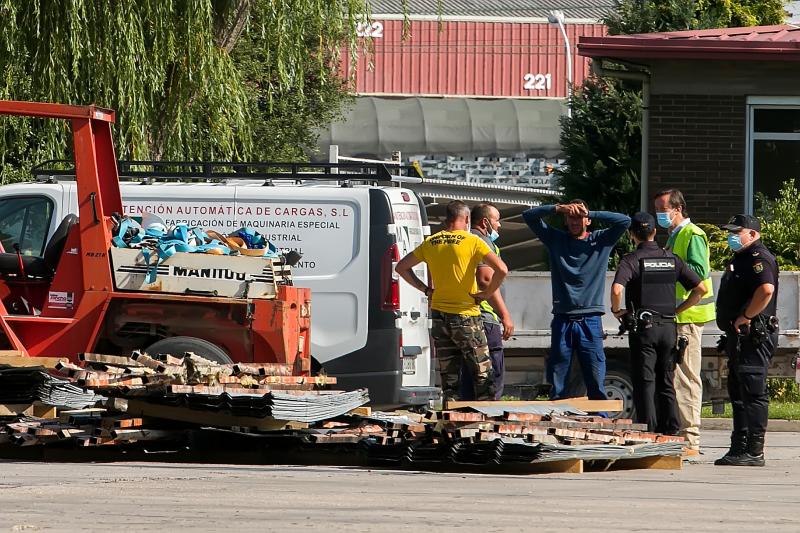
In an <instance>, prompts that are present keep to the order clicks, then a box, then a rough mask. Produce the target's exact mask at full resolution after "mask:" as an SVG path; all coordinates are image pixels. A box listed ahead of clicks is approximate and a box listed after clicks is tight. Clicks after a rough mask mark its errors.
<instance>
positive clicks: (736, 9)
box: [559, 0, 784, 212]
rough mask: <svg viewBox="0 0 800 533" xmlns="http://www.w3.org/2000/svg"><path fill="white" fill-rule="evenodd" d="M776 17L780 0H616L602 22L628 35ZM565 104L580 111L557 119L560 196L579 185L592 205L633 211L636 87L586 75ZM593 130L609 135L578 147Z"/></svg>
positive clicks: (775, 20)
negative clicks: (560, 155) (563, 162)
mask: <svg viewBox="0 0 800 533" xmlns="http://www.w3.org/2000/svg"><path fill="white" fill-rule="evenodd" d="M783 19H784V11H783V0H744V1H734V0H697V1H692V0H620V1H619V2H618V3H617V6H616V8H615V9H614V11H613V12H612V13H611V14H610V15H609V16H608V17H606V19H605V20H604V23H605V24H607V25H608V27H609V33H611V34H629V33H643V32H654V31H679V30H686V29H701V28H724V27H733V26H752V25H760V24H779V23H781V22H782V21H783ZM571 102H572V103H573V105H575V106H576V108H578V107H579V108H581V112H575V111H573V115H572V117H571V118H566V117H565V118H562V121H561V130H562V133H561V144H562V148H563V150H564V154H565V159H566V168H565V169H564V170H562V171H561V172H560V173H559V182H560V185H561V186H562V187H564V189H565V190H567V191H569V192H568V193H567V194H568V195H573V194H576V193H575V191H586V192H581V193H580V195H581V196H582V197H584V198H585V199H586V200H587V201H589V202H590V203H591V205H592V207H593V208H595V209H616V210H619V211H622V212H633V211H636V210H637V209H638V206H639V193H638V191H639V182H640V180H639V174H640V171H641V137H640V136H639V135H638V134H637V135H633V134H632V132H634V131H635V132H640V131H641V89H640V88H639V87H635V86H632V85H627V84H624V83H621V82H619V81H617V80H602V81H601V80H597V79H593V78H591V79H588V80H587V81H586V82H584V84H583V86H581V87H580V88H577V89H576V91H575V95H574V96H573V97H572V99H571ZM610 116H613V117H614V119H613V120H609V117H610ZM597 131H603V133H604V135H607V136H608V137H609V139H608V140H607V141H606V142H602V143H597V142H596V143H595V144H594V145H593V146H592V145H585V143H586V142H587V141H590V140H591V139H592V138H593V136H594V135H595V134H596V132H597ZM609 169H611V170H609ZM606 190H608V191H614V192H613V193H606V192H604V191H606ZM596 191H599V194H598V193H597V192H596ZM595 194H596V196H595Z"/></svg>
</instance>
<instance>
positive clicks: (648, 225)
mask: <svg viewBox="0 0 800 533" xmlns="http://www.w3.org/2000/svg"><path fill="white" fill-rule="evenodd" d="M655 228H656V219H655V218H653V215H651V214H650V213H645V212H642V211H640V212H638V213H636V214H635V215H633V216H632V217H631V227H630V230H631V231H632V232H634V233H643V232H650V231H653V230H654V229H655Z"/></svg>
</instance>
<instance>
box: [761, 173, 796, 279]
mask: <svg viewBox="0 0 800 533" xmlns="http://www.w3.org/2000/svg"><path fill="white" fill-rule="evenodd" d="M758 203H759V204H760V208H759V209H758V211H757V212H756V214H757V215H758V216H759V218H760V219H761V240H762V241H763V242H764V244H765V245H766V247H767V248H769V249H770V251H771V252H772V253H773V254H775V257H776V259H777V260H778V266H779V267H780V269H781V270H800V209H798V207H800V190H798V189H797V187H796V186H795V180H787V181H785V182H783V186H782V187H781V190H780V192H779V193H778V197H777V198H775V199H769V198H765V197H764V196H763V195H761V196H759V198H758Z"/></svg>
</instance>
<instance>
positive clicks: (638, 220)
mask: <svg viewBox="0 0 800 533" xmlns="http://www.w3.org/2000/svg"><path fill="white" fill-rule="evenodd" d="M628 231H629V233H630V235H631V238H632V239H633V242H634V243H635V244H636V251H634V252H633V253H630V254H628V255H626V256H625V257H623V258H622V261H621V262H620V264H619V268H618V269H617V274H616V276H615V277H614V283H613V284H612V286H611V312H612V313H614V316H615V317H617V319H619V320H620V322H621V324H622V327H621V328H620V330H621V331H624V330H626V329H627V330H628V331H629V336H628V343H629V346H630V350H631V370H632V374H633V402H634V405H635V407H636V421H637V422H639V423H646V424H647V427H648V430H650V431H657V432H659V433H665V434H667V435H674V434H676V433H677V432H678V414H677V403H676V400H675V387H674V385H673V379H674V369H675V364H676V362H677V359H676V358H677V357H678V355H679V354H678V353H677V346H676V344H677V326H676V324H675V315H676V314H677V313H680V312H683V311H685V310H686V309H689V308H690V307H691V306H693V305H695V304H697V302H699V301H700V299H701V298H702V297H703V295H704V294H705V293H706V292H707V290H706V288H705V287H704V286H703V283H702V280H701V279H700V277H699V276H698V275H697V274H696V273H695V272H694V271H692V270H691V269H690V268H689V267H688V266H687V265H686V264H685V263H684V262H683V261H681V259H680V258H679V257H677V256H675V255H674V254H672V252H669V251H667V250H664V249H663V248H661V247H659V246H658V244H657V243H656V242H655V240H654V239H655V236H656V221H655V219H654V218H653V216H652V215H650V214H649V213H636V214H635V215H634V216H633V217H632V219H631V226H630V228H629V229H628ZM676 283H680V284H681V285H683V286H684V288H686V290H687V291H691V293H690V294H689V298H687V299H686V300H685V301H683V302H681V303H680V305H679V306H678V307H677V309H676V307H675V306H676V301H675V284H676ZM623 288H624V289H625V307H626V308H625V309H622V308H621V307H620V304H621V303H622V291H623Z"/></svg>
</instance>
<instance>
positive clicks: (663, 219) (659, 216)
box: [656, 211, 672, 228]
mask: <svg viewBox="0 0 800 533" xmlns="http://www.w3.org/2000/svg"><path fill="white" fill-rule="evenodd" d="M656 222H658V225H659V226H661V227H662V228H668V227H670V226H671V225H672V219H671V218H669V213H667V212H666V211H661V212H658V213H656Z"/></svg>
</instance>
